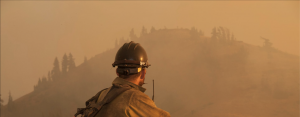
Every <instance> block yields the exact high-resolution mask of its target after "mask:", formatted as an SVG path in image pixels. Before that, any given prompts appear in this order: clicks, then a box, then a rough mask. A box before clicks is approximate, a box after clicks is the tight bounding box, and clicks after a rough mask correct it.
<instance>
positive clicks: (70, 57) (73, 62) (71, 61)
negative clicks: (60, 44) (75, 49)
mask: <svg viewBox="0 0 300 117" xmlns="http://www.w3.org/2000/svg"><path fill="white" fill-rule="evenodd" d="M68 66H69V71H72V70H73V69H74V68H75V67H76V66H75V60H74V58H73V55H72V54H71V53H70V54H69V60H68Z"/></svg>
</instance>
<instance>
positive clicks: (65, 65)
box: [61, 53, 69, 76]
mask: <svg viewBox="0 0 300 117" xmlns="http://www.w3.org/2000/svg"><path fill="white" fill-rule="evenodd" d="M68 62H69V61H68V56H67V54H66V53H65V54H64V56H63V59H62V62H61V73H62V75H63V76H64V75H66V74H67V72H68Z"/></svg>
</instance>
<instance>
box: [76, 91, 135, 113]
mask: <svg viewBox="0 0 300 117" xmlns="http://www.w3.org/2000/svg"><path fill="white" fill-rule="evenodd" d="M106 89H108V90H109V91H108V93H107V94H106V96H105V97H104V99H103V100H102V101H100V102H98V103H97V100H98V98H99V96H100V94H101V93H102V92H103V91H104V90H106ZM106 89H103V90H101V91H99V92H98V93H97V94H96V95H95V96H93V97H92V98H91V99H89V100H87V101H86V102H85V105H86V107H85V108H77V112H76V114H75V115H74V117H77V116H78V115H80V114H81V117H95V116H96V115H97V113H98V112H99V111H100V110H101V108H102V107H103V106H104V105H105V104H108V103H110V102H111V101H113V100H114V99H115V98H116V97H118V96H119V95H120V94H121V93H123V92H125V91H127V90H129V89H131V87H130V86H128V85H123V86H120V85H119V86H116V85H113V86H112V87H111V88H106Z"/></svg>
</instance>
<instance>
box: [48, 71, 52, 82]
mask: <svg viewBox="0 0 300 117" xmlns="http://www.w3.org/2000/svg"><path fill="white" fill-rule="evenodd" d="M51 81H52V80H51V73H50V71H49V72H48V82H51Z"/></svg>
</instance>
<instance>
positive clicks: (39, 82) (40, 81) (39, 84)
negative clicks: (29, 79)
mask: <svg viewBox="0 0 300 117" xmlns="http://www.w3.org/2000/svg"><path fill="white" fill-rule="evenodd" d="M41 85H42V80H41V78H39V81H38V84H37V86H38V87H40V86H41Z"/></svg>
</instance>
